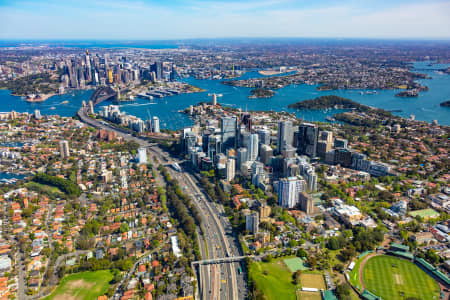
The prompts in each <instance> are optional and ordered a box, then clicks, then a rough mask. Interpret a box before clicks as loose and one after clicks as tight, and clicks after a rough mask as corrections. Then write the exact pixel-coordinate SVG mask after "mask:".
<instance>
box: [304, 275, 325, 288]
mask: <svg viewBox="0 0 450 300" xmlns="http://www.w3.org/2000/svg"><path fill="white" fill-rule="evenodd" d="M300 281H301V283H302V287H307V288H316V289H319V290H320V289H324V290H326V289H327V287H326V286H325V281H324V280H323V275H322V274H302V275H300Z"/></svg>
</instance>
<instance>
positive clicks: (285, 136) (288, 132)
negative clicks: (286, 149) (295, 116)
mask: <svg viewBox="0 0 450 300" xmlns="http://www.w3.org/2000/svg"><path fill="white" fill-rule="evenodd" d="M292 139H293V131H292V122H291V121H281V122H279V123H278V135H277V152H278V153H281V150H282V148H283V145H291V146H292Z"/></svg>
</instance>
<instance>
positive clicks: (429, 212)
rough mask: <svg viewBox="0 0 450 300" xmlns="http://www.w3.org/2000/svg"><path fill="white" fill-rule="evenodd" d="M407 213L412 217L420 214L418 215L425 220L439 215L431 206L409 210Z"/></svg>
mask: <svg viewBox="0 0 450 300" xmlns="http://www.w3.org/2000/svg"><path fill="white" fill-rule="evenodd" d="M409 215H410V216H412V217H416V216H420V217H422V218H424V219H425V220H427V219H430V218H437V217H439V213H438V212H437V211H435V210H434V209H432V208H425V209H420V210H415V211H411V212H410V213H409Z"/></svg>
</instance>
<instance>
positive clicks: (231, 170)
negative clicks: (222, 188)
mask: <svg viewBox="0 0 450 300" xmlns="http://www.w3.org/2000/svg"><path fill="white" fill-rule="evenodd" d="M226 168H227V174H226V180H227V181H231V180H233V179H234V176H235V173H236V161H235V160H234V159H233V158H229V159H228V160H227V163H226Z"/></svg>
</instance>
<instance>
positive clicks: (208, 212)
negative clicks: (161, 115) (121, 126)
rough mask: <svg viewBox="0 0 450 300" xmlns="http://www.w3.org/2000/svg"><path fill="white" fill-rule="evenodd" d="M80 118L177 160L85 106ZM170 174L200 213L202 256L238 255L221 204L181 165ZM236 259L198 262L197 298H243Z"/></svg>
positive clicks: (159, 155)
mask: <svg viewBox="0 0 450 300" xmlns="http://www.w3.org/2000/svg"><path fill="white" fill-rule="evenodd" d="M78 116H79V117H80V119H81V121H83V122H85V123H87V124H89V125H91V126H93V127H96V128H101V129H107V130H112V131H115V132H116V133H117V135H118V136H121V137H122V138H123V139H125V140H128V141H134V142H136V143H138V144H139V145H140V146H142V147H146V148H148V149H149V151H151V152H152V153H153V154H154V155H155V156H156V157H157V158H158V159H159V160H160V161H162V162H164V161H165V162H166V163H167V164H172V163H181V162H180V161H179V160H177V159H175V158H173V157H171V156H170V155H169V154H168V153H166V152H164V151H162V150H161V149H160V148H158V147H154V146H155V144H151V143H149V142H147V141H145V140H143V139H140V138H137V137H133V136H132V135H130V134H128V133H126V132H123V131H121V130H118V129H117V128H115V127H112V126H110V125H109V124H107V123H104V122H102V123H100V122H98V121H97V120H95V119H92V118H90V117H89V116H88V115H87V113H86V108H81V109H80V110H79V111H78ZM168 171H169V173H170V174H171V176H172V178H176V179H177V180H178V182H179V184H180V186H181V188H182V189H183V191H184V193H186V194H188V195H190V196H191V198H192V199H193V203H194V205H195V206H196V207H197V209H198V211H199V213H200V215H201V217H202V224H203V226H202V228H203V232H202V233H201V237H200V241H199V245H200V253H201V255H202V258H203V259H214V258H224V257H232V256H240V255H241V253H240V250H239V246H238V241H237V237H236V236H235V235H234V234H233V231H232V227H231V224H230V222H229V220H228V218H227V217H226V215H225V213H224V211H223V208H222V207H221V206H219V205H217V204H215V203H212V202H211V201H210V199H208V197H207V195H206V194H205V193H204V192H203V190H202V189H200V188H199V187H198V186H199V183H198V182H197V180H196V178H195V177H194V176H192V175H191V174H190V173H189V172H187V171H186V170H184V169H182V170H180V171H175V170H174V169H171V168H168ZM240 270H241V268H240V266H239V262H224V263H222V264H207V265H203V264H202V265H198V269H197V277H198V283H199V296H200V298H201V299H210V300H216V299H217V300H218V299H230V300H235V299H245V298H246V296H247V291H246V283H245V278H244V275H243V273H242V272H240Z"/></svg>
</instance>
